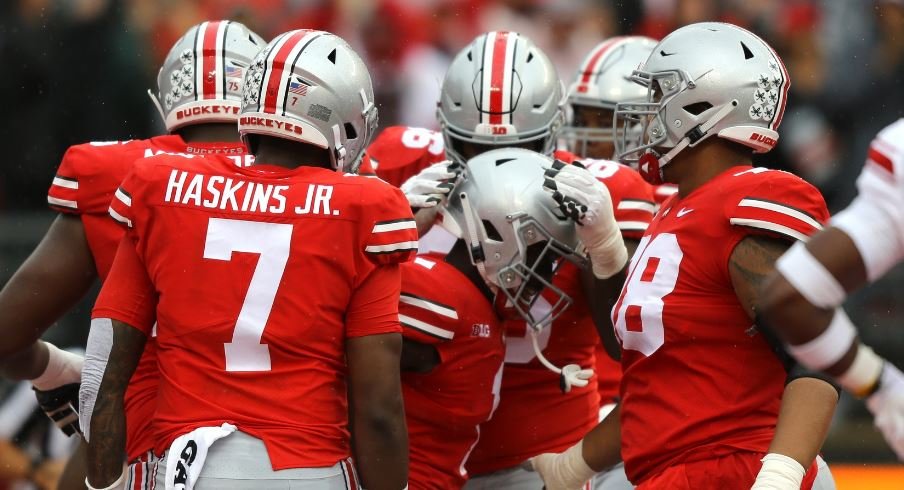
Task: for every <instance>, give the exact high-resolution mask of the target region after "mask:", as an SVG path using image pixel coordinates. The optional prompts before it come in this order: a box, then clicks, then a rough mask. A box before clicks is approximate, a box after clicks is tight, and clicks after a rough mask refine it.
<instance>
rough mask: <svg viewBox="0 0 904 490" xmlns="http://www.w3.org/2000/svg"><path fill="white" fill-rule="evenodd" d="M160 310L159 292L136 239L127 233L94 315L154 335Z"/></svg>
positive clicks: (120, 245) (120, 244) (96, 303)
mask: <svg viewBox="0 0 904 490" xmlns="http://www.w3.org/2000/svg"><path fill="white" fill-rule="evenodd" d="M156 311H157V291H156V290H155V288H154V285H153V283H152V282H151V279H150V277H148V273H147V269H146V268H145V266H144V263H143V262H142V261H141V258H140V257H139V256H138V252H136V250H135V239H134V237H133V236H131V234H126V236H124V237H123V239H122V241H121V242H119V248H118V249H117V250H116V258H115V259H114V260H113V267H112V268H111V269H110V274H109V275H108V276H107V279H106V280H105V281H104V284H103V287H102V288H101V290H100V294H99V295H98V297H97V301H96V302H95V304H94V309H93V310H92V312H91V317H92V318H109V319H112V320H119V321H121V322H123V323H126V324H128V325H131V326H133V327H135V328H137V329H138V330H141V331H142V332H144V333H145V335H150V333H151V329H152V328H153V326H154V320H155V318H156Z"/></svg>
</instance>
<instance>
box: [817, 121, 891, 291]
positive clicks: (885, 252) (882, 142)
mask: <svg viewBox="0 0 904 490" xmlns="http://www.w3.org/2000/svg"><path fill="white" fill-rule="evenodd" d="M857 191H858V195H857V197H856V198H855V199H854V201H853V202H852V203H851V204H850V206H848V207H847V208H846V209H844V210H843V211H841V212H840V213H838V214H837V215H836V216H834V217H833V218H832V221H831V224H832V226H834V227H836V228H838V229H839V230H841V231H843V232H844V233H845V234H846V235H848V236H849V237H850V238H851V240H852V241H853V242H854V245H855V246H856V247H857V250H858V251H859V252H860V257H861V258H862V259H863V263H864V265H865V266H866V272H867V276H868V277H869V280H870V281H873V280H875V279H877V278H879V277H881V276H882V275H884V274H885V273H886V272H888V270H889V269H891V268H892V267H893V266H894V265H895V264H897V263H898V261H900V260H901V258H904V242H902V238H904V120H899V121H898V122H896V123H895V124H892V125H891V126H889V127H888V128H885V129H884V130H883V131H881V132H880V133H879V135H878V136H877V137H876V139H875V140H873V142H872V143H871V144H870V147H869V151H868V153H867V159H866V163H865V164H864V166H863V170H862V171H861V172H860V177H859V178H858V179H857Z"/></svg>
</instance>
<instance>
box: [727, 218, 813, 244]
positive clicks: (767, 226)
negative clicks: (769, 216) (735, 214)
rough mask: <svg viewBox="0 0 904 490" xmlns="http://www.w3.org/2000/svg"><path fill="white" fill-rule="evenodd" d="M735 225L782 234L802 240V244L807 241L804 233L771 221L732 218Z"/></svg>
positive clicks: (731, 220)
mask: <svg viewBox="0 0 904 490" xmlns="http://www.w3.org/2000/svg"><path fill="white" fill-rule="evenodd" d="M729 222H731V224H733V225H741V226H749V227H751V228H760V229H762V230H769V231H774V232H776V233H781V234H782V235H787V236H789V237H791V238H794V239H796V240H800V241H802V242H805V241H807V239H808V237H807V235H804V234H803V233H801V232H799V231H797V230H792V229H791V228H788V227H787V226H782V225H779V224H777V223H772V222H771V221H763V220H759V219H747V218H731V219H730V220H729Z"/></svg>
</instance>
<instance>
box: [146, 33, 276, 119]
mask: <svg viewBox="0 0 904 490" xmlns="http://www.w3.org/2000/svg"><path fill="white" fill-rule="evenodd" d="M266 44H267V43H266V41H264V40H263V38H261V37H260V36H258V35H257V34H255V33H253V32H251V31H250V30H248V28H247V27H245V26H244V25H242V24H240V23H238V22H232V21H229V20H218V21H208V22H202V23H200V24H198V25H195V26H192V27H191V28H189V29H188V31H187V32H186V33H185V34H184V35H183V36H182V37H181V38H180V39H179V40H178V41H176V43H175V44H174V45H173V47H172V48H171V49H170V51H169V54H167V56H166V59H165V60H164V62H163V66H161V68H160V72H159V73H158V74H157V95H156V97H153V96H152V99H154V103H155V104H156V105H157V108H158V109H159V110H160V113H161V116H162V117H163V122H164V124H165V125H166V129H167V131H169V132H173V131H175V130H176V129H179V128H181V127H183V126H187V125H190V124H203V123H234V122H236V121H237V120H238V116H239V110H240V105H241V101H242V93H243V92H242V85H243V83H244V76H245V72H246V71H248V68H249V67H250V66H251V62H252V60H253V59H254V57H255V56H256V55H257V54H258V52H260V50H261V49H263V47H264V46H265V45H266Z"/></svg>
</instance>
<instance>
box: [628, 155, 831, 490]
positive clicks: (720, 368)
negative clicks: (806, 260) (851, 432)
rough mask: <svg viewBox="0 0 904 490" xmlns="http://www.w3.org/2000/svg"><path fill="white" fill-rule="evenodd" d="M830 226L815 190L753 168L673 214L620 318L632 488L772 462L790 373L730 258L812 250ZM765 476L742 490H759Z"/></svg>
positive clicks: (651, 242) (657, 223)
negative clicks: (708, 465) (746, 242)
mask: <svg viewBox="0 0 904 490" xmlns="http://www.w3.org/2000/svg"><path fill="white" fill-rule="evenodd" d="M827 218H828V211H827V210H826V207H825V203H824V202H823V199H822V196H821V195H820V194H819V192H818V191H817V190H816V189H814V188H813V187H812V186H811V185H810V184H807V183H806V182H804V181H803V180H801V179H799V178H798V177H795V176H793V175H791V174H789V173H785V172H779V171H772V170H766V169H761V168H752V167H744V166H741V167H734V168H731V169H729V170H726V171H725V172H724V173H722V174H720V175H719V176H717V177H716V178H714V179H713V180H711V181H709V182H707V183H706V184H704V185H703V186H701V187H700V188H698V189H697V190H695V191H694V192H692V193H691V194H690V195H688V196H686V197H684V198H680V197H679V196H678V195H676V196H674V197H673V198H671V199H670V200H668V201H666V202H665V203H664V204H663V206H662V208H661V209H660V211H659V213H658V214H657V215H656V218H654V220H653V223H652V224H651V225H650V227H649V228H648V229H647V232H646V234H645V235H644V237H643V239H642V240H641V243H640V246H639V248H638V250H637V253H635V254H634V257H633V258H632V260H631V265H630V268H629V273H628V279H627V281H626V283H625V287H624V289H623V290H622V294H621V297H620V298H619V301H618V303H617V304H616V306H615V308H614V309H613V324H614V325H615V328H616V332H617V334H618V336H619V339H620V342H621V343H622V348H623V353H622V371H623V378H622V382H621V403H622V405H621V436H622V456H623V458H624V461H625V468H626V470H627V474H628V477H629V479H630V480H631V481H632V482H634V483H635V484H640V483H642V482H644V481H646V480H647V479H651V481H653V480H652V478H656V477H657V475H661V474H665V472H666V471H667V470H669V469H670V468H673V467H675V466H677V465H681V464H689V463H693V462H697V461H703V460H715V459H717V458H720V457H723V456H725V455H728V454H744V455H746V456H745V457H748V458H756V457H757V456H758V455H759V454H760V453H765V452H766V451H767V450H768V447H769V444H770V442H771V440H772V437H773V432H774V429H775V423H776V420H777V417H778V410H779V404H780V402H781V397H782V393H783V390H784V382H785V379H786V373H785V370H784V367H783V366H782V363H781V362H780V361H779V359H778V358H777V357H776V355H775V354H774V353H773V350H772V348H771V347H770V346H769V345H768V343H767V341H766V340H765V339H764V338H763V335H761V334H759V333H757V332H756V329H755V328H754V327H753V326H752V323H753V322H752V321H751V319H750V317H749V316H748V313H747V311H746V309H745V308H744V307H743V306H742V305H741V304H740V302H739V300H738V298H737V295H736V293H735V290H734V287H733V286H732V283H731V276H730V273H729V267H728V264H729V260H730V256H731V254H732V252H733V250H734V248H735V246H736V245H737V244H738V243H739V242H740V241H741V240H743V239H744V238H745V237H748V236H751V235H762V234H765V235H768V236H775V237H780V238H788V239H791V240H795V239H804V238H805V237H806V236H808V235H810V234H812V233H814V232H815V231H817V230H818V229H819V228H820V227H821V223H822V222H824V221H825V220H826V219H827ZM751 453H756V454H751ZM757 470H758V467H757V468H756V469H750V471H746V472H745V473H744V474H745V475H747V476H746V477H745V478H747V479H746V480H744V481H740V482H739V484H741V485H746V487H745V488H749V487H750V485H751V484H752V483H753V480H754V479H755V477H756V471H757ZM714 478H715V476H714ZM707 488H708V487H707ZM720 488H721V487H720ZM731 488H735V487H731ZM737 488H740V487H737Z"/></svg>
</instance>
